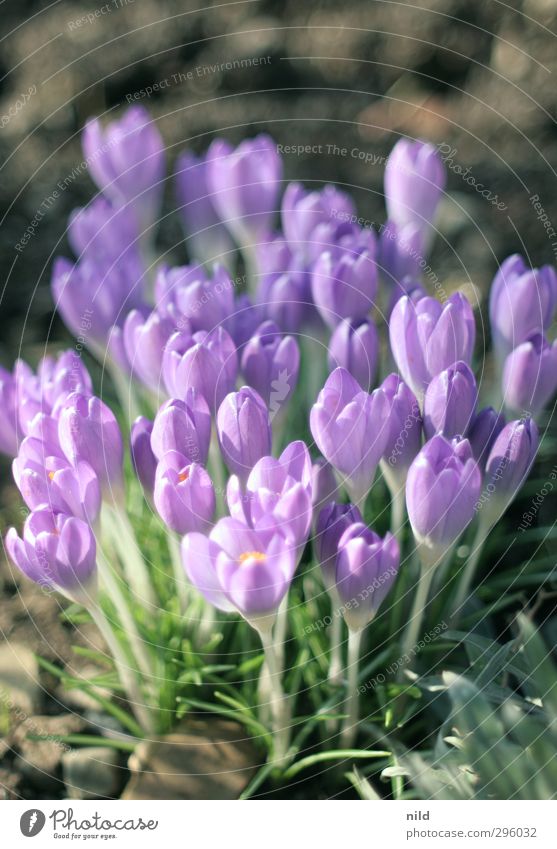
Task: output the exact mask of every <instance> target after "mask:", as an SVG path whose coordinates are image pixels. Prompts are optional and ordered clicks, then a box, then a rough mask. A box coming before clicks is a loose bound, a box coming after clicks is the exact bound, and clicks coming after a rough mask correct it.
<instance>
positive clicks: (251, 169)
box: [206, 134, 282, 246]
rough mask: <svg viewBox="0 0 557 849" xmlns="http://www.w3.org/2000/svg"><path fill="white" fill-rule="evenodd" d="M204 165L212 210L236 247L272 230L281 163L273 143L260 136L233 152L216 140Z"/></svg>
mask: <svg viewBox="0 0 557 849" xmlns="http://www.w3.org/2000/svg"><path fill="white" fill-rule="evenodd" d="M206 162H207V174H206V179H207V183H208V185H209V188H210V190H211V201H212V204H213V206H214V208H215V209H216V211H217V213H218V214H219V216H220V218H221V220H222V221H223V223H224V224H225V225H226V227H227V228H228V230H229V231H230V233H231V234H232V235H233V237H234V239H235V240H236V241H237V243H238V244H239V245H241V246H249V245H250V244H251V242H252V241H253V240H257V239H258V238H259V236H261V235H264V234H265V233H268V232H269V231H270V230H271V229H272V223H273V218H274V216H275V214H276V209H277V203H278V196H279V192H280V183H281V179H282V160H281V158H280V155H279V153H278V151H277V146H276V144H275V142H274V141H273V140H272V138H270V136H266V135H264V134H261V135H259V136H256V137H255V138H254V139H247V140H246V141H243V142H242V143H241V144H240V145H238V147H237V148H234V147H232V145H231V144H229V143H228V142H227V141H224V139H216V140H215V141H214V142H213V143H212V144H211V146H210V147H209V150H208V151H207V160H206Z"/></svg>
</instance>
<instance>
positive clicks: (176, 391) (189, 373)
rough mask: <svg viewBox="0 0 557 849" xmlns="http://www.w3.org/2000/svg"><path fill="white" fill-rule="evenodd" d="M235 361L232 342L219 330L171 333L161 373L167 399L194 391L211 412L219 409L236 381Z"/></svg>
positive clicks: (220, 328)
mask: <svg viewBox="0 0 557 849" xmlns="http://www.w3.org/2000/svg"><path fill="white" fill-rule="evenodd" d="M237 369H238V358H237V354H236V347H235V345H234V342H233V341H232V339H231V338H230V336H229V335H228V333H227V332H226V330H224V329H223V328H222V327H217V328H216V329H215V330H213V331H211V332H210V333H207V332H206V331H204V330H200V331H198V332H197V333H194V334H191V333H188V332H187V331H178V332H177V333H173V334H172V336H171V337H170V339H169V340H168V343H167V345H166V347H165V350H164V354H163V360H162V371H163V378H164V383H165V386H166V388H167V391H168V393H169V395H171V396H173V397H175V398H181V397H184V393H185V392H186V391H187V390H188V389H191V388H193V389H197V390H198V392H201V393H202V394H203V395H204V396H205V399H206V401H207V403H208V404H209V406H210V408H211V410H215V409H217V408H218V406H219V404H220V403H221V401H222V399H223V398H224V396H225V395H226V394H227V392H230V391H231V389H232V388H233V386H234V383H235V381H236V372H237Z"/></svg>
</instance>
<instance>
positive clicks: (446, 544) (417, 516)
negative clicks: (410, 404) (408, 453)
mask: <svg viewBox="0 0 557 849" xmlns="http://www.w3.org/2000/svg"><path fill="white" fill-rule="evenodd" d="M480 487H481V474H480V470H479V468H478V466H477V463H476V461H475V460H474V459H473V457H472V449H471V448H470V443H469V442H468V440H467V439H463V440H461V441H458V440H455V441H453V442H449V441H448V440H446V439H445V437H444V436H440V435H436V436H434V437H433V438H432V439H430V440H429V442H426V444H425V445H424V447H423V448H422V450H421V451H420V453H419V454H418V456H417V457H416V459H415V460H414V462H413V463H412V465H411V466H410V469H409V471H408V478H407V483H406V506H407V509H408V517H409V519H410V523H411V525H412V530H413V531H414V536H415V538H416V541H417V543H418V545H419V546H420V547H421V548H422V549H423V550H425V551H427V553H428V555H429V557H431V559H432V561H435V560H437V559H439V558H440V557H441V556H442V555H443V554H444V553H445V552H447V551H448V550H449V549H450V548H451V546H452V545H453V544H454V543H455V542H456V541H457V539H458V538H459V536H460V534H461V533H462V531H463V530H464V528H465V527H466V526H467V525H468V524H469V523H470V522H471V521H472V519H473V517H474V511H475V509H476V506H477V503H478V497H479V494H480Z"/></svg>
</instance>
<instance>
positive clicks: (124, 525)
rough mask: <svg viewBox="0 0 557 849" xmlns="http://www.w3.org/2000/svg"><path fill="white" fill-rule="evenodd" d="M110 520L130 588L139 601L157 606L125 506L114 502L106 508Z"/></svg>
mask: <svg viewBox="0 0 557 849" xmlns="http://www.w3.org/2000/svg"><path fill="white" fill-rule="evenodd" d="M108 515H109V516H110V518H111V519H112V520H113V521H112V522H111V525H112V531H113V540H114V544H115V545H116V548H117V550H118V553H119V559H120V560H121V563H122V566H123V568H124V571H125V573H126V577H127V579H128V582H129V585H130V589H131V590H132V592H134V593H135V595H137V596H138V598H139V600H140V601H141V603H142V604H143V605H144V606H146V605H148V606H151V607H153V608H157V607H158V605H157V601H156V599H155V594H154V592H153V588H152V586H151V581H150V579H149V573H148V571H147V566H146V565H145V561H144V560H143V556H142V554H141V551H140V549H139V546H138V544H137V539H136V537H135V533H134V531H133V528H132V526H131V524H130V520H129V519H128V516H127V514H126V510H125V508H124V507H123V506H122V505H120V504H114V505H113V506H111V507H110V508H109V510H108Z"/></svg>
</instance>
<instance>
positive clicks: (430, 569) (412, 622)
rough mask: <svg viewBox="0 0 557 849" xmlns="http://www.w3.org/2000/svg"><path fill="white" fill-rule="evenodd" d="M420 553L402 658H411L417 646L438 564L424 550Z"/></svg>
mask: <svg viewBox="0 0 557 849" xmlns="http://www.w3.org/2000/svg"><path fill="white" fill-rule="evenodd" d="M419 553H420V561H421V566H420V577H419V579H418V586H417V588H416V595H415V596H414V604H413V605H412V612H411V613H410V619H409V622H408V627H407V629H406V633H405V634H404V640H403V643H402V650H401V656H402V657H405V655H408V656H410V655H409V652H411V651H412V649H413V647H414V646H415V645H416V641H417V638H418V634H419V633H420V628H421V625H422V620H423V616H424V611H425V608H426V605H427V600H428V597H429V590H430V587H431V581H432V580H433V575H434V572H435V566H436V565H437V562H438V561H432V560H430V559H429V557H428V554H427V553H425V552H423V550H421V551H419Z"/></svg>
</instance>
